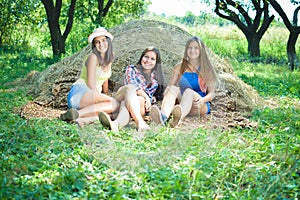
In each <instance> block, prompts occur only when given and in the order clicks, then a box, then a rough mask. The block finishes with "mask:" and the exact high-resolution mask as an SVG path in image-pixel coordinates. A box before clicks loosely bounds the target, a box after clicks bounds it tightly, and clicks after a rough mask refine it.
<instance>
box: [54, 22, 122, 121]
mask: <svg viewBox="0 0 300 200" xmlns="http://www.w3.org/2000/svg"><path fill="white" fill-rule="evenodd" d="M112 40H113V35H112V34H111V33H109V32H108V31H107V30H106V29H105V28H103V27H100V28H97V29H95V30H94V32H93V33H92V34H90V36H89V37H88V42H89V43H91V44H92V53H91V54H90V55H89V56H88V57H87V59H86V61H85V64H84V66H83V68H82V71H81V73H80V77H79V79H78V80H77V81H76V82H75V83H74V84H73V85H72V87H71V89H70V91H69V94H68V99H67V102H68V107H69V109H68V110H67V112H65V113H63V114H61V116H60V119H61V120H64V121H75V122H77V123H78V124H79V125H82V124H84V123H90V122H93V121H95V120H97V119H98V117H97V116H98V113H99V112H100V111H104V112H106V113H112V112H114V111H116V110H117V109H119V105H120V104H119V102H118V101H116V100H115V99H114V98H112V97H110V96H108V95H106V93H107V92H108V79H109V78H110V76H111V74H112V72H111V65H112V62H113V58H114V56H113V47H112Z"/></svg>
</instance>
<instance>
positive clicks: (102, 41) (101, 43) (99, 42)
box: [94, 35, 108, 54]
mask: <svg viewBox="0 0 300 200" xmlns="http://www.w3.org/2000/svg"><path fill="white" fill-rule="evenodd" d="M94 44H95V47H96V48H97V50H98V51H99V52H100V53H101V54H104V53H106V51H107V49H108V42H107V39H106V37H105V36H103V35H101V36H98V37H95V38H94Z"/></svg>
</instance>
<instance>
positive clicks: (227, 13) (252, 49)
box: [215, 0, 274, 57]
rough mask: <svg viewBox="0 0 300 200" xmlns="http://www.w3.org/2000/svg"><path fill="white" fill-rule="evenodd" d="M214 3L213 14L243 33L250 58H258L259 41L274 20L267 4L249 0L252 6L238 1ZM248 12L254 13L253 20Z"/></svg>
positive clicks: (230, 0) (224, 0) (260, 0)
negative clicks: (229, 22) (252, 11)
mask: <svg viewBox="0 0 300 200" xmlns="http://www.w3.org/2000/svg"><path fill="white" fill-rule="evenodd" d="M215 2H216V8H215V13H216V14H217V15H219V16H220V17H222V18H224V19H226V20H230V21H232V22H233V23H235V24H236V25H237V27H238V28H239V29H240V30H241V31H242V32H243V33H244V35H245V37H246V39H247V42H248V53H249V54H250V57H257V56H260V46H259V44H260V41H261V39H262V37H263V35H264V33H265V32H266V30H267V29H268V27H269V26H270V24H271V22H272V21H273V19H274V15H272V16H269V3H268V2H267V1H265V0H251V3H252V5H251V4H247V2H245V1H238V0H237V1H233V0H216V1H215ZM247 5H249V6H251V7H249V6H247ZM244 7H245V8H246V9H245V8H244ZM249 10H254V11H255V17H254V19H251V17H250V16H249ZM262 16H263V18H262ZM261 20H262V21H261Z"/></svg>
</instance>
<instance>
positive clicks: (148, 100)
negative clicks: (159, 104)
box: [145, 97, 151, 112]
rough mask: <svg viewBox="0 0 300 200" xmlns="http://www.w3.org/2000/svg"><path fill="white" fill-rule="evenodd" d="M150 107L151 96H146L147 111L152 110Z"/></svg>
mask: <svg viewBox="0 0 300 200" xmlns="http://www.w3.org/2000/svg"><path fill="white" fill-rule="evenodd" d="M150 107H151V102H150V98H149V97H145V110H146V112H149V111H150Z"/></svg>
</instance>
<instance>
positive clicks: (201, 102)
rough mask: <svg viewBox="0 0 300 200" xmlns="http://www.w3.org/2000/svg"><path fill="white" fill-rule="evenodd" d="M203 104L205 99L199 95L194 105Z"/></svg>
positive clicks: (199, 105)
mask: <svg viewBox="0 0 300 200" xmlns="http://www.w3.org/2000/svg"><path fill="white" fill-rule="evenodd" d="M203 104H204V101H203V99H202V97H199V98H197V99H195V100H194V106H198V107H201V106H202V105H203Z"/></svg>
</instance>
